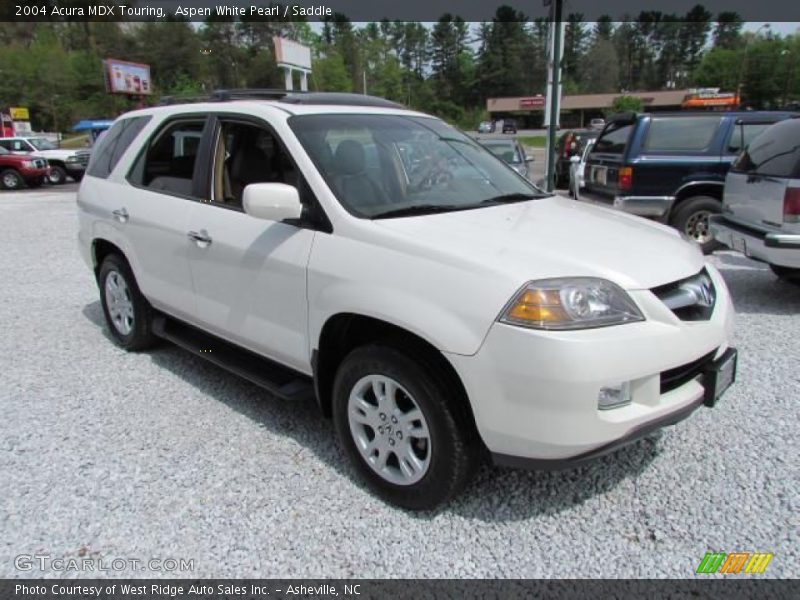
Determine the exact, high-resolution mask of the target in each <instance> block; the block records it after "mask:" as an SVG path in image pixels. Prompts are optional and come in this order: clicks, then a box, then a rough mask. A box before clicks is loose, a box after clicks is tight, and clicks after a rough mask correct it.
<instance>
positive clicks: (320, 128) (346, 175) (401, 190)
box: [289, 114, 540, 218]
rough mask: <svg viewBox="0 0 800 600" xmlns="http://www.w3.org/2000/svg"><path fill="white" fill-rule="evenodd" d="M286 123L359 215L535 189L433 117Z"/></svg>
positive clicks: (468, 203) (479, 201)
mask: <svg viewBox="0 0 800 600" xmlns="http://www.w3.org/2000/svg"><path fill="white" fill-rule="evenodd" d="M289 124H290V126H291V127H292V129H293V130H294V132H295V134H297V137H298V138H299V140H300V143H301V144H302V145H303V147H304V148H305V150H306V152H307V153H308V154H309V156H311V158H312V160H314V162H315V163H316V165H317V167H318V168H319V171H320V173H321V174H322V176H323V177H324V178H325V180H326V182H327V183H328V185H329V187H330V188H331V190H332V191H333V193H334V194H335V195H336V197H337V199H338V200H339V202H341V204H342V205H343V206H344V207H345V208H347V209H348V210H349V211H351V212H352V213H353V214H355V215H357V216H360V217H367V218H376V217H380V216H382V215H384V214H386V213H389V214H392V213H395V212H396V211H408V210H431V207H434V210H437V209H438V212H442V211H448V210H460V209H467V208H479V207H484V206H491V205H492V204H494V203H497V202H500V201H502V199H503V198H510V200H517V201H524V200H527V199H532V198H534V197H538V196H539V194H540V193H539V191H538V190H537V189H536V188H535V187H533V186H532V185H531V184H530V183H528V182H527V181H526V180H525V179H524V178H522V177H521V176H519V175H518V174H517V173H515V172H514V171H512V170H511V169H509V168H508V167H506V166H504V165H503V164H502V163H501V162H500V161H498V160H497V159H496V158H495V157H494V156H492V155H491V154H490V153H489V151H488V150H486V148H484V147H483V146H481V145H480V144H478V143H477V142H476V141H475V140H473V139H471V138H469V137H467V136H465V135H464V134H462V133H460V132H459V131H457V130H456V129H454V128H452V127H450V126H449V125H446V124H445V123H443V122H442V121H439V120H438V119H432V118H421V117H406V116H399V115H397V116H395V115H357V114H340V115H304V116H295V117H292V118H291V119H289ZM497 198H501V200H497Z"/></svg>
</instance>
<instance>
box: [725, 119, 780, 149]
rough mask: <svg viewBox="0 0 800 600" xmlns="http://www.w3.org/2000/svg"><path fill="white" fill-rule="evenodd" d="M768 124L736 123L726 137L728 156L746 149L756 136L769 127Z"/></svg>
mask: <svg viewBox="0 0 800 600" xmlns="http://www.w3.org/2000/svg"><path fill="white" fill-rule="evenodd" d="M769 126H770V124H769V123H737V124H736V125H735V126H734V128H733V129H732V130H731V133H730V134H729V136H728V141H727V142H726V144H725V147H726V149H727V152H728V153H729V154H738V153H739V151H741V150H742V148H747V146H749V145H750V142H752V141H753V140H754V139H755V138H756V136H758V135H759V134H760V133H761V132H762V131H764V130H765V129H767V127H769Z"/></svg>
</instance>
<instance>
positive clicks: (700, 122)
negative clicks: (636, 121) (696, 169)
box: [642, 116, 722, 152]
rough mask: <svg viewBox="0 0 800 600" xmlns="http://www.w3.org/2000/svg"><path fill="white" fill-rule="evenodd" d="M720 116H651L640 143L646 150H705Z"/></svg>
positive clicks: (709, 143)
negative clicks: (642, 141)
mask: <svg viewBox="0 0 800 600" xmlns="http://www.w3.org/2000/svg"><path fill="white" fill-rule="evenodd" d="M721 122H722V117H719V116H717V117H653V118H652V119H651V120H650V126H649V127H648V129H647V134H646V136H645V139H644V143H643V144H642V149H643V150H644V151H646V152H700V151H703V150H706V149H707V148H708V147H709V146H710V145H711V142H712V141H713V139H714V135H715V134H716V133H717V130H718V129H719V125H720V123H721Z"/></svg>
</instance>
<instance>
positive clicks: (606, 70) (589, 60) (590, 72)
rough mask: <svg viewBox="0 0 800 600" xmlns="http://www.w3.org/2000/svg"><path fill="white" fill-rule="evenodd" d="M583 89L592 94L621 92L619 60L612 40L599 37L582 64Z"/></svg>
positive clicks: (581, 78)
mask: <svg viewBox="0 0 800 600" xmlns="http://www.w3.org/2000/svg"><path fill="white" fill-rule="evenodd" d="M580 81H581V89H582V91H583V92H586V93H590V94H601V93H608V92H615V91H617V90H619V58H618V57H617V50H616V48H615V47H614V44H613V43H611V40H609V39H606V38H603V37H598V38H596V39H595V40H594V41H593V42H592V45H591V46H590V47H589V51H588V52H587V53H586V57H585V58H584V60H583V62H582V63H581V71H580Z"/></svg>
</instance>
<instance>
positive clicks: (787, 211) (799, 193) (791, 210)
mask: <svg viewBox="0 0 800 600" xmlns="http://www.w3.org/2000/svg"><path fill="white" fill-rule="evenodd" d="M783 222H784V223H800V188H795V187H790V188H786V192H785V193H784V195H783Z"/></svg>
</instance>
